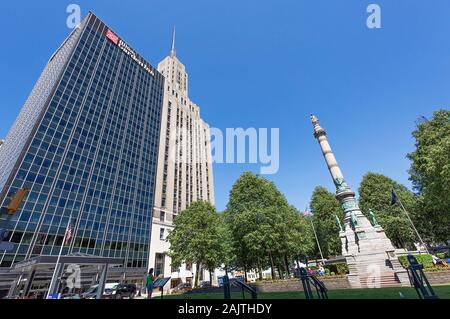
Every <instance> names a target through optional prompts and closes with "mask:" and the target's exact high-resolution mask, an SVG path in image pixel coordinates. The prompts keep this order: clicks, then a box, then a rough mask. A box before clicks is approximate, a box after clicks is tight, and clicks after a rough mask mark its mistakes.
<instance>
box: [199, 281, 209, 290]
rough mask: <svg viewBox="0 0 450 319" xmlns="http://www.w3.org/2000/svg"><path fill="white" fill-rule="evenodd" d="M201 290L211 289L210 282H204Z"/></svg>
mask: <svg viewBox="0 0 450 319" xmlns="http://www.w3.org/2000/svg"><path fill="white" fill-rule="evenodd" d="M199 288H211V283H210V282H209V281H202V282H201V283H200V285H199Z"/></svg>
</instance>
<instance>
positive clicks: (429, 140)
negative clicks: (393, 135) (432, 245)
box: [408, 110, 450, 242]
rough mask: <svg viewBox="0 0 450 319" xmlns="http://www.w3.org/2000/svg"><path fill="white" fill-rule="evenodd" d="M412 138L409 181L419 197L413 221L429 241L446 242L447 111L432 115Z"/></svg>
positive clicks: (449, 235)
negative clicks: (416, 222) (412, 150)
mask: <svg viewBox="0 0 450 319" xmlns="http://www.w3.org/2000/svg"><path fill="white" fill-rule="evenodd" d="M412 135H413V137H414V139H415V140H416V150H415V151H414V152H412V153H410V154H408V158H409V159H410V160H411V162H412V163H411V169H410V170H409V172H410V175H411V177H410V180H411V181H412V182H413V185H414V189H415V190H416V191H417V193H418V194H419V195H421V197H422V198H421V199H420V203H419V206H418V208H419V210H418V211H419V212H420V214H417V216H416V218H417V220H418V221H419V222H420V223H421V224H422V225H424V227H425V228H426V230H427V231H428V234H429V235H430V236H431V237H432V238H431V240H434V241H436V242H446V241H448V240H449V239H450V196H449V192H450V191H449V190H450V110H438V111H436V112H434V114H433V118H432V119H431V120H429V121H428V120H427V121H423V122H422V123H420V124H418V125H417V128H416V130H415V131H414V132H413V134H412Z"/></svg>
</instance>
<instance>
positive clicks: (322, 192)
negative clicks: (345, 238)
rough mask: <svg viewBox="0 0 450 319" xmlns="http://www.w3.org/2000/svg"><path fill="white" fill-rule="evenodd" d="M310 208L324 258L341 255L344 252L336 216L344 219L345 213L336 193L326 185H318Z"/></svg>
mask: <svg viewBox="0 0 450 319" xmlns="http://www.w3.org/2000/svg"><path fill="white" fill-rule="evenodd" d="M310 208H311V212H312V213H313V216H312V222H313V223H314V227H315V228H316V233H317V237H318V240H319V243H320V246H321V248H322V253H323V255H324V258H327V257H329V256H332V255H340V254H341V253H342V242H341V239H340V238H339V227H338V226H337V223H336V216H338V217H339V219H340V220H341V221H343V220H344V213H343V211H342V209H341V206H340V205H339V201H338V200H337V199H336V195H335V194H333V193H331V192H329V191H328V190H327V189H326V188H325V187H321V186H318V187H316V189H315V190H314V192H313V195H312V198H311V203H310ZM315 254H316V257H318V256H319V251H318V247H317V245H315Z"/></svg>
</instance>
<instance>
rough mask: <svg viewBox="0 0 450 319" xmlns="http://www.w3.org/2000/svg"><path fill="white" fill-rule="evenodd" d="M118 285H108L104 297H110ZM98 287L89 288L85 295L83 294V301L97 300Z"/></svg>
mask: <svg viewBox="0 0 450 319" xmlns="http://www.w3.org/2000/svg"><path fill="white" fill-rule="evenodd" d="M117 285H118V283H112V284H106V285H105V290H104V292H103V296H105V295H109V294H110V291H111V290H112V288H114V287H115V286H117ZM97 292H98V285H94V286H92V287H91V288H89V289H88V290H87V291H86V292H85V293H83V294H81V298H82V299H97Z"/></svg>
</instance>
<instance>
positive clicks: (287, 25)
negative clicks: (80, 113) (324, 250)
mask: <svg viewBox="0 0 450 319" xmlns="http://www.w3.org/2000/svg"><path fill="white" fill-rule="evenodd" d="M74 2H76V1H50V0H47V1H23V0H18V1H2V3H1V6H0V14H1V19H0V26H1V30H2V31H3V32H2V36H1V43H2V48H1V50H0V57H1V59H0V70H1V73H0V74H1V75H0V101H1V102H0V136H1V137H4V136H6V134H7V132H8V130H9V128H10V127H11V125H12V124H13V122H14V120H15V118H16V116H17V114H18V113H19V110H20V108H21V106H22V104H23V102H24V101H25V100H26V98H27V96H28V94H29V92H30V90H31V88H32V86H33V85H34V83H35V81H36V80H37V78H38V76H39V74H40V72H41V71H42V69H43V67H44V65H45V63H46V61H47V59H48V58H49V57H50V55H51V54H52V53H53V51H54V50H55V49H56V48H57V47H58V45H59V44H60V43H61V41H62V40H63V39H64V38H65V37H66V36H67V34H68V33H69V31H70V30H69V29H68V28H67V27H66V23H65V21H66V17H67V14H66V12H65V10H66V7H67V5H68V4H70V3H74ZM244 2H245V3H244ZM76 3H78V4H80V5H81V8H82V12H83V15H85V14H86V13H87V11H89V10H92V11H93V12H94V13H96V14H97V15H98V16H99V17H100V18H101V19H103V20H104V21H105V22H106V23H107V24H108V25H110V26H111V27H112V28H113V29H114V30H115V31H116V32H117V33H119V35H120V36H121V37H123V38H124V39H125V40H126V41H127V42H128V43H130V44H131V45H132V46H133V47H134V48H135V49H136V50H138V51H139V52H140V53H142V55H143V56H144V57H145V58H146V59H147V60H148V61H149V62H151V63H152V64H153V65H156V64H157V63H158V62H159V61H160V60H162V59H163V58H164V57H165V55H167V54H168V53H169V49H170V36H171V29H172V26H173V25H176V26H177V30H178V31H177V33H178V39H177V51H178V56H179V58H180V59H181V60H182V62H183V63H184V64H185V65H186V66H187V68H188V72H189V75H190V97H191V99H192V100H193V101H195V102H196V103H197V104H199V105H200V106H201V111H202V115H203V117H204V119H205V120H206V121H207V122H208V123H209V124H210V125H211V126H214V127H218V128H222V129H225V128H227V127H233V128H234V127H244V128H247V127H256V128H260V127H263V128H264V127H267V128H272V127H274V128H280V134H281V159H280V160H281V163H280V171H279V173H278V174H276V175H273V176H269V178H270V179H271V180H273V181H274V182H276V184H277V185H278V187H279V188H280V190H281V191H283V192H284V193H285V194H286V196H287V198H288V200H289V201H290V202H291V203H292V204H293V205H295V206H297V207H298V208H299V209H304V207H305V206H306V205H307V204H308V202H309V199H310V196H311V193H312V191H313V189H314V187H315V186H317V185H323V186H326V187H327V188H329V189H330V190H333V185H332V182H331V179H330V177H329V175H328V172H327V170H326V166H325V164H324V161H323V158H322V155H321V153H320V150H319V147H318V145H317V143H316V141H315V140H314V138H313V136H312V127H311V124H310V122H309V114H310V113H311V112H314V113H316V114H317V116H318V117H319V119H320V120H321V123H322V125H323V126H324V127H325V128H326V129H327V131H328V134H329V137H330V140H331V144H332V147H333V148H334V151H335V153H336V156H337V159H338V161H339V163H340V164H341V167H342V169H343V172H344V175H345V176H346V178H347V180H348V182H349V184H350V185H351V186H352V187H353V188H355V189H356V188H357V187H358V184H359V182H360V181H361V178H362V176H363V175H364V174H365V173H366V172H368V171H375V172H380V173H383V174H386V175H388V176H390V177H392V178H394V179H396V180H397V181H399V182H401V183H404V184H406V185H407V186H410V184H409V182H408V174H407V170H408V168H409V161H408V160H407V159H406V158H405V156H406V154H407V153H408V152H410V151H412V150H413V148H414V141H413V140H412V138H411V132H412V130H413V129H414V122H415V120H416V119H417V118H418V117H419V116H421V115H425V116H430V115H431V114H432V111H433V110H435V109H438V108H448V107H449V104H450V89H449V88H450V41H449V34H450V1H448V0H420V1H418V0H383V1H381V0H371V1H362V0H340V1H337V0H328V1H324V0H309V1H299V0H292V1H284V0H283V1H261V0H252V1H231V0H226V1H210V0H202V1H175V0H172V1H162V0H161V1H149V0H141V1H137V0H129V1H119V0H90V1H77V2H76ZM370 3H377V4H379V5H381V8H382V25H383V28H382V29H381V30H369V29H368V28H367V27H366V18H367V16H368V14H367V13H366V8H367V6H368V5H369V4H370ZM245 170H253V171H255V172H257V171H259V168H258V167H257V166H254V165H216V166H215V171H214V175H215V189H216V199H217V207H218V209H223V208H224V207H225V205H226V202H227V200H228V194H229V191H230V189H231V186H232V185H233V183H234V182H235V181H236V179H237V178H238V177H239V175H240V174H241V173H242V172H243V171H245Z"/></svg>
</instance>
